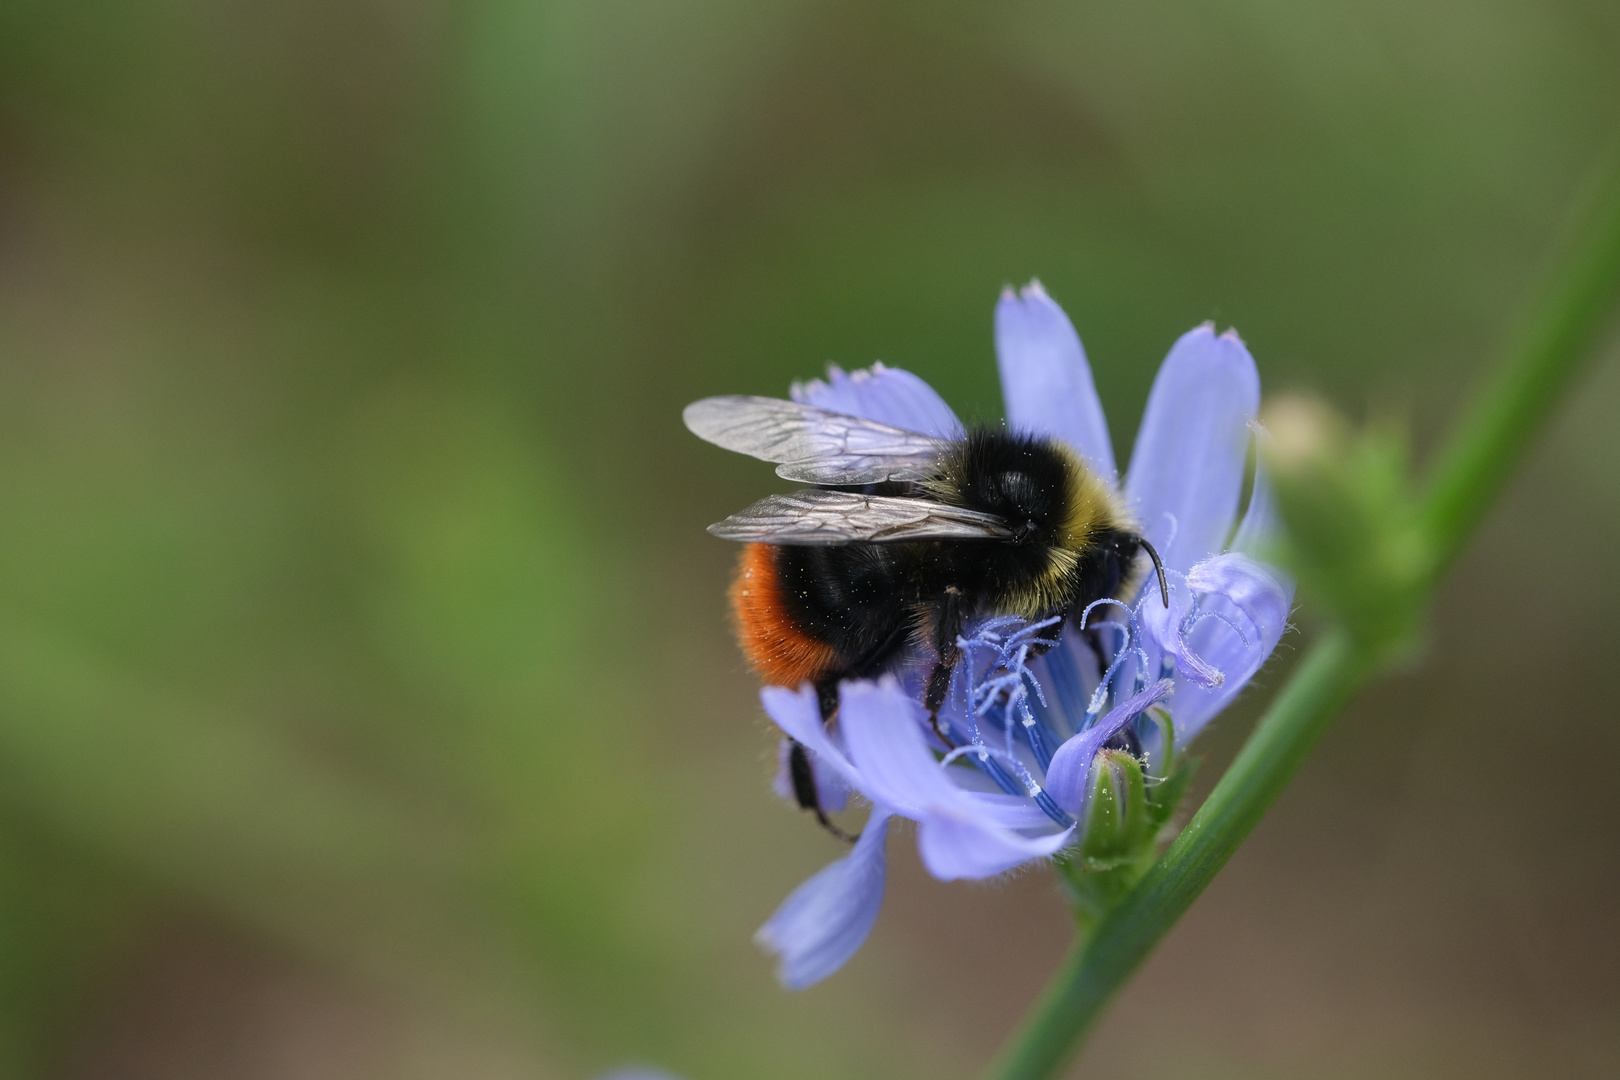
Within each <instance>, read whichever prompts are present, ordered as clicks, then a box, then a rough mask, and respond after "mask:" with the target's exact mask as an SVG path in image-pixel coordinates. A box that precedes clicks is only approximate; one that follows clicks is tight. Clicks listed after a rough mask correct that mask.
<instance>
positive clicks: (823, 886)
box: [754, 807, 889, 990]
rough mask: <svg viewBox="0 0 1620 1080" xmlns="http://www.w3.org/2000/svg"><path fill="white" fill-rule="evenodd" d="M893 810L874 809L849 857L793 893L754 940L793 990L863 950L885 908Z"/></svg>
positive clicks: (827, 867) (809, 984) (811, 981)
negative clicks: (772, 958)
mask: <svg viewBox="0 0 1620 1080" xmlns="http://www.w3.org/2000/svg"><path fill="white" fill-rule="evenodd" d="M888 834H889V812H888V811H887V810H885V809H884V808H882V807H874V808H873V810H872V816H871V817H870V818H868V819H867V822H866V827H865V828H864V829H862V830H861V838H860V839H859V840H858V841H856V843H855V847H854V849H853V850H852V851H850V853H849V854H848V855H845V856H844V857H843V858H841V859H838V860H836V861H835V862H832V863H829V864H828V865H826V866H824V867H822V868H821V869H820V870H819V871H817V872H816V873H815V874H814V875H813V876H812V877H811V878H810V879H809V880H808V881H806V882H805V883H804V884H802V885H800V886H799V887H798V888H797V889H795V890H793V892H792V894H791V895H790V896H788V898H787V899H786V900H784V901H783V902H782V906H781V907H779V908H777V909H776V913H775V914H773V915H772V916H771V917H770V919H769V920H768V921H767V922H766V923H765V925H764V926H761V927H760V928H759V930H758V932H756V933H755V934H754V941H755V943H756V944H758V945H759V946H760V948H762V949H764V950H765V951H766V952H768V953H771V954H773V955H775V956H776V957H777V958H778V961H779V962H778V965H777V978H779V979H780V980H781V981H782V985H784V986H786V987H787V988H788V989H789V990H803V989H805V988H806V987H809V986H813V985H815V984H816V983H818V982H820V981H821V980H822V979H825V978H826V977H827V976H829V975H831V974H832V973H833V972H835V971H837V970H838V969H839V968H841V967H843V966H844V964H845V963H846V962H847V961H848V960H849V958H850V957H851V956H854V955H855V953H856V952H857V951H858V950H859V949H860V947H861V945H862V944H863V943H864V942H865V941H866V938H867V935H868V934H870V933H871V932H872V926H873V924H874V923H876V922H877V916H878V909H879V908H881V907H882V905H883V887H884V879H885V877H886V875H887V859H886V856H885V853H884V841H885V840H887V838H888Z"/></svg>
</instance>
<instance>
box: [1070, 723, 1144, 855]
mask: <svg viewBox="0 0 1620 1080" xmlns="http://www.w3.org/2000/svg"><path fill="white" fill-rule="evenodd" d="M1085 813H1086V834H1085V840H1084V841H1083V842H1082V844H1081V848H1080V851H1081V857H1082V858H1083V859H1084V862H1085V867H1086V869H1088V870H1111V869H1113V868H1115V867H1117V866H1122V865H1124V864H1125V863H1128V862H1132V861H1134V860H1135V859H1136V858H1137V857H1138V856H1139V855H1141V854H1142V851H1143V848H1144V846H1145V845H1146V844H1147V843H1148V842H1150V841H1151V840H1152V833H1153V830H1152V828H1151V821H1150V818H1149V814H1148V799H1147V786H1146V784H1145V783H1144V781H1143V777H1142V763H1141V762H1139V761H1137V760H1136V758H1134V757H1132V756H1131V755H1130V754H1129V753H1128V752H1126V751H1124V750H1101V751H1099V752H1098V753H1097V758H1096V762H1095V764H1094V765H1093V766H1092V769H1091V791H1090V795H1089V797H1088V798H1087V800H1086V810H1085Z"/></svg>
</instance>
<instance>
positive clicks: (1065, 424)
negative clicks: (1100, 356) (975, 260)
mask: <svg viewBox="0 0 1620 1080" xmlns="http://www.w3.org/2000/svg"><path fill="white" fill-rule="evenodd" d="M996 364H997V366H998V367H999V368H1000V369H1001V397H1002V400H1003V401H1005V402H1006V405H1007V426H1008V427H1010V428H1012V429H1013V430H1014V431H1029V432H1035V433H1037V434H1040V435H1050V436H1055V437H1056V438H1059V439H1062V440H1063V441H1064V442H1066V443H1068V444H1069V445H1070V446H1072V447H1073V448H1074V449H1075V450H1077V451H1079V453H1080V456H1081V457H1083V458H1085V459H1086V462H1087V463H1088V464H1090V465H1091V467H1092V468H1093V469H1095V470H1096V471H1097V473H1098V474H1099V475H1100V476H1102V477H1103V478H1104V479H1105V480H1108V481H1109V482H1113V481H1114V479H1115V477H1116V475H1117V473H1116V471H1115V468H1114V446H1113V444H1112V443H1111V442H1109V440H1108V421H1107V420H1106V419H1104V417H1103V408H1102V402H1101V401H1100V400H1099V399H1098V397H1097V387H1096V385H1095V384H1094V383H1093V382H1092V379H1091V365H1089V364H1087V363H1086V351H1085V349H1084V348H1083V347H1082V346H1081V345H1080V335H1079V334H1077V333H1075V331H1074V324H1073V323H1071V322H1070V321H1069V317H1068V316H1067V315H1065V314H1064V313H1063V309H1062V308H1060V307H1058V306H1057V304H1056V303H1055V302H1054V301H1053V300H1052V298H1051V297H1049V296H1047V295H1046V290H1045V289H1042V288H1041V284H1040V282H1038V281H1032V282H1030V283H1029V284H1028V285H1026V286H1024V288H1023V290H1022V292H1020V293H1014V292H1013V291H1012V290H1011V289H1007V290H1005V291H1004V292H1003V293H1002V294H1001V300H1000V302H998V303H997V304H996Z"/></svg>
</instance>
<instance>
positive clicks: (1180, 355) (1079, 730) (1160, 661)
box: [756, 283, 1293, 989]
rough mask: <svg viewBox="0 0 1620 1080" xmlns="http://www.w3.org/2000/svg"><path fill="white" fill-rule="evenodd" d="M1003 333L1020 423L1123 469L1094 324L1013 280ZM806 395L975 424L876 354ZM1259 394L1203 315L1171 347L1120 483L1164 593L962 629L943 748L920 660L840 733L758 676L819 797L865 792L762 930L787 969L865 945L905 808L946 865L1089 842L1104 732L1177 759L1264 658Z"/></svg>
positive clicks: (1097, 462) (1149, 590)
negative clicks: (1152, 552) (1248, 480)
mask: <svg viewBox="0 0 1620 1080" xmlns="http://www.w3.org/2000/svg"><path fill="white" fill-rule="evenodd" d="M995 340H996V354H997V360H998V363H999V367H1000V373H1001V385H1002V394H1003V397H1004V399H1005V402H1006V409H1007V423H1008V425H1009V426H1010V427H1011V428H1013V429H1017V430H1024V431H1029V432H1032V433H1035V434H1040V435H1046V436H1050V437H1055V438H1058V439H1061V440H1063V441H1065V442H1067V443H1068V444H1069V445H1070V446H1071V447H1072V448H1073V449H1074V450H1076V451H1077V452H1078V453H1079V454H1080V455H1081V456H1082V457H1083V458H1084V459H1085V460H1086V462H1087V464H1088V465H1089V466H1090V467H1091V468H1092V469H1093V470H1094V471H1095V472H1096V473H1097V474H1098V475H1100V476H1101V477H1103V478H1104V479H1105V480H1107V481H1109V482H1110V483H1115V484H1117V483H1118V480H1117V477H1118V472H1117V470H1116V468H1115V464H1114V456H1113V447H1112V443H1111V442H1110V440H1109V436H1108V427H1107V422H1106V420H1105V418H1104V415H1103V410H1102V405H1101V403H1100V401H1099V399H1098V397H1097V392H1096V388H1095V386H1094V385H1093V383H1092V378H1091V369H1090V367H1089V366H1088V365H1087V363H1086V356H1085V352H1084V350H1083V348H1082V347H1081V344H1080V338H1079V336H1078V335H1077V334H1076V333H1075V330H1074V327H1073V325H1072V324H1071V323H1070V322H1069V319H1068V317H1067V316H1066V315H1065V314H1064V313H1063V310H1062V309H1061V308H1059V307H1058V305H1057V304H1056V303H1055V302H1053V301H1052V299H1051V298H1050V297H1048V296H1047V295H1046V293H1045V291H1044V290H1042V288H1041V287H1040V285H1039V284H1038V283H1031V284H1030V285H1029V286H1027V287H1026V288H1024V289H1023V290H1022V291H1021V292H1018V293H1015V292H1013V291H1012V290H1011V289H1009V290H1007V291H1006V292H1005V293H1004V294H1003V295H1002V297H1001V300H1000V302H999V304H998V305H997V307H996V318H995ZM792 396H793V398H794V400H796V401H801V402H805V403H808V404H812V405H816V406H819V407H821V408H826V409H832V410H835V411H839V412H846V413H851V414H855V415H859V416H864V417H867V418H869V419H873V420H878V421H881V422H883V423H887V424H891V425H893V426H896V427H902V428H907V429H910V430H913V431H920V432H924V433H927V434H931V435H935V436H937V437H941V438H954V437H958V436H959V435H960V434H961V432H962V425H961V423H960V421H959V420H958V419H957V418H956V415H955V414H954V413H953V412H952V411H951V409H950V407H949V406H948V405H946V403H945V402H944V400H943V399H941V398H940V396H939V395H938V394H937V393H936V392H935V391H934V390H933V389H932V388H931V387H929V386H928V384H927V383H926V382H924V381H923V380H922V379H920V378H918V377H917V376H915V375H913V374H911V373H910V372H906V371H901V370H899V369H896V368H888V367H884V366H883V365H881V364H878V365H874V366H873V367H872V368H871V369H870V370H868V371H857V372H853V373H847V374H846V373H845V372H842V371H840V370H838V369H837V368H833V369H831V371H830V373H829V376H828V378H827V380H826V381H821V380H815V381H812V382H808V383H799V384H795V385H794V387H793V389H792ZM1259 405H1260V381H1259V375H1258V372H1257V371H1256V368H1255V365H1254V360H1253V358H1252V357H1251V356H1250V355H1249V351H1248V349H1247V348H1246V347H1245V346H1244V344H1243V342H1242V341H1241V340H1240V339H1239V338H1238V337H1237V336H1236V334H1234V333H1232V332H1231V331H1227V332H1226V333H1224V334H1217V333H1215V330H1214V328H1213V327H1212V326H1210V325H1207V324H1206V325H1204V326H1200V327H1198V328H1197V329H1194V330H1192V331H1189V332H1188V333H1186V334H1184V335H1183V336H1182V337H1181V339H1180V340H1179V341H1177V342H1176V343H1175V345H1174V346H1173V347H1172V348H1171V350H1170V353H1169V355H1168V356H1167V357H1166V358H1165V361H1164V364H1163V365H1162V366H1161V368H1160V369H1159V374H1158V377H1157V378H1156V380H1155V381H1154V385H1153V390H1152V393H1151V394H1150V396H1149V398H1148V405H1147V412H1146V414H1145V415H1144V417H1143V420H1142V425H1141V428H1140V430H1139V432H1138V434H1137V440H1136V446H1135V449H1134V450H1133V452H1132V455H1131V466H1130V470H1129V471H1128V473H1127V474H1126V476H1125V479H1124V483H1123V486H1122V489H1121V493H1122V495H1123V499H1124V504H1125V506H1126V508H1127V509H1128V511H1129V512H1130V514H1131V515H1132V516H1133V517H1134V518H1135V520H1136V522H1137V523H1138V525H1139V526H1140V528H1141V531H1142V535H1143V536H1145V537H1146V538H1147V539H1148V540H1150V541H1151V542H1152V543H1153V544H1154V546H1155V547H1156V548H1157V549H1158V551H1159V552H1160V554H1161V556H1162V558H1163V561H1164V568H1165V572H1166V576H1167V578H1168V581H1169V586H1170V604H1169V607H1168V608H1166V607H1165V606H1164V605H1163V603H1162V601H1161V599H1160V595H1159V591H1158V586H1157V583H1156V582H1153V581H1151V580H1150V581H1145V582H1144V583H1143V584H1142V585H1141V586H1140V587H1139V588H1138V589H1137V590H1136V592H1135V594H1134V595H1132V596H1130V597H1126V598H1122V599H1119V600H1103V601H1098V602H1097V603H1096V604H1093V605H1091V607H1090V608H1088V609H1087V610H1086V611H1085V612H1075V613H1073V617H1071V618H1070V619H1068V620H1066V621H1064V622H1063V623H1062V625H1058V623H1059V620H1057V619H1052V620H1048V621H1047V622H1044V623H1036V624H1027V623H1025V622H1024V621H1023V620H1021V619H1017V618H1008V617H999V618H990V619H983V620H980V621H979V622H978V623H977V624H976V625H972V626H969V627H968V628H967V630H966V631H965V632H964V634H963V636H962V638H961V639H960V640H959V641H958V644H959V645H960V646H961V648H962V650H963V660H962V662H961V663H959V664H958V666H957V669H956V672H955V674H954V676H953V683H952V692H951V694H950V697H949V700H948V701H947V703H946V707H945V708H944V709H943V710H942V711H941V713H940V723H941V725H942V727H943V728H944V730H945V732H946V733H947V734H948V735H949V736H950V743H949V744H945V743H941V741H940V740H939V739H938V738H937V737H936V736H935V735H934V734H933V732H932V730H931V728H930V726H929V724H928V722H927V716H926V713H925V712H924V710H923V709H922V707H921V705H920V697H921V695H920V686H919V685H918V682H917V680H918V674H917V673H916V672H914V671H911V670H910V669H909V668H908V669H907V670H906V671H904V672H902V673H900V674H898V675H886V676H884V677H882V678H880V679H878V680H875V681H855V680H851V681H847V682H845V683H843V684H842V685H841V686H840V688H839V709H838V714H837V716H838V722H837V724H836V725H835V727H834V728H833V730H831V731H829V730H828V728H827V727H826V726H825V725H824V724H823V723H822V719H821V712H820V708H819V706H818V703H817V698H816V693H815V691H814V690H813V689H812V688H810V687H809V686H808V685H807V686H805V687H803V688H800V689H798V690H793V689H789V688H785V687H766V688H765V689H764V690H763V691H761V701H762V702H763V704H764V706H765V711H766V712H767V714H768V715H769V716H770V717H771V719H772V720H773V721H774V722H775V723H776V724H777V726H778V727H779V728H781V730H782V732H783V733H784V735H785V736H787V737H788V738H790V739H793V740H796V741H798V742H799V743H801V744H803V745H804V746H805V748H806V749H807V750H808V752H809V753H810V755H811V757H812V760H813V762H814V765H815V772H816V777H817V782H818V784H819V785H820V787H821V789H822V795H823V798H824V800H825V802H826V804H827V805H830V806H839V805H842V803H843V801H844V799H845V797H846V796H847V793H848V791H853V792H856V793H858V794H859V795H861V796H863V797H864V798H865V799H866V800H867V801H869V802H870V803H871V804H872V814H871V817H870V819H869V820H868V821H867V823H866V827H865V829H864V830H863V832H862V834H861V837H860V839H859V840H858V841H857V843H856V844H855V847H854V849H853V850H852V851H851V852H850V853H849V854H848V855H846V856H844V857H843V858H841V859H839V860H837V861H835V862H834V863H832V864H831V865H829V866H827V867H825V868H824V869H823V870H821V871H820V872H819V873H817V874H816V875H815V876H814V877H812V878H810V880H808V881H806V882H805V883H804V884H803V885H801V886H800V887H799V888H798V889H797V890H795V891H794V893H793V894H792V895H791V896H789V897H788V899H787V901H786V902H785V903H784V904H783V905H782V906H781V908H779V909H778V910H777V912H776V913H775V915H773V916H772V917H771V919H770V921H769V922H767V923H766V924H765V925H764V926H763V927H762V928H761V929H760V931H759V933H758V935H757V938H756V940H758V941H759V942H760V944H761V945H762V946H764V947H765V948H766V949H767V950H769V951H770V952H772V953H774V954H776V955H777V956H778V958H779V961H780V966H779V975H780V977H781V979H782V981H783V982H784V983H785V984H786V985H787V986H789V987H790V988H794V989H798V988H802V987H805V986H809V985H811V984H813V983H815V982H818V981H820V980H821V979H824V978H826V977H827V976H828V975H830V974H832V972H834V971H836V970H837V969H838V968H839V967H840V966H842V965H843V964H844V962H845V961H847V960H848V959H849V957H851V956H852V955H854V953H855V952H856V950H857V949H859V948H860V946H861V944H862V943H863V942H864V941H865V939H866V937H867V934H868V933H869V932H870V931H871V928H872V925H873V923H874V922H875V921H876V919H877V914H878V909H879V907H880V905H881V902H882V896H883V887H884V877H885V861H884V841H885V839H886V836H887V833H888V829H889V825H890V823H891V822H892V821H893V819H894V818H896V817H899V818H906V819H909V820H911V821H914V822H916V823H917V844H918V850H919V854H920V855H921V858H922V861H923V865H924V866H925V867H926V868H927V869H928V871H929V872H930V873H931V874H932V875H933V876H934V877H936V878H938V879H940V880H942V881H949V880H954V879H958V878H986V877H993V876H995V875H998V874H1002V873H1005V872H1007V871H1008V870H1011V869H1013V868H1015V867H1018V866H1020V865H1023V864H1025V863H1029V862H1032V861H1035V860H1042V859H1047V858H1050V857H1051V856H1053V855H1054V854H1057V853H1058V852H1060V851H1062V850H1064V849H1065V848H1069V847H1071V846H1072V845H1074V844H1075V843H1077V842H1078V840H1079V839H1080V835H1079V834H1080V833H1081V832H1082V831H1083V829H1084V822H1085V821H1086V813H1087V801H1088V797H1089V793H1090V791H1091V789H1092V786H1093V785H1092V783H1091V780H1092V775H1093V770H1094V769H1095V768H1096V766H1097V762H1098V760H1099V755H1101V754H1102V753H1103V752H1104V750H1105V748H1115V752H1117V749H1118V748H1119V747H1129V748H1131V749H1132V750H1133V751H1140V752H1141V753H1142V754H1143V756H1144V758H1145V760H1147V761H1148V762H1150V763H1152V762H1154V761H1155V760H1156V761H1157V762H1159V763H1161V765H1162V764H1163V763H1167V762H1168V761H1169V760H1170V759H1171V758H1172V757H1173V755H1174V754H1175V753H1176V752H1177V751H1178V750H1180V749H1181V748H1183V747H1184V746H1185V745H1186V744H1187V743H1188V742H1189V741H1190V740H1191V739H1192V738H1193V737H1194V736H1195V735H1196V734H1197V733H1198V732H1199V731H1200V730H1201V729H1202V728H1203V727H1204V726H1205V725H1206V724H1207V723H1208V722H1209V721H1210V719H1211V718H1213V717H1214V716H1215V715H1216V714H1217V713H1218V712H1220V710H1221V709H1222V708H1224V707H1225V706H1226V705H1227V704H1228V703H1229V702H1230V701H1231V700H1232V699H1233V698H1234V697H1235V696H1236V695H1237V693H1238V692H1239V691H1240V690H1242V688H1243V686H1244V685H1245V684H1246V683H1247V682H1248V681H1249V679H1250V678H1252V677H1253V676H1254V674H1255V672H1257V671H1258V670H1259V669H1260V666H1261V665H1262V664H1263V663H1264V662H1265V660H1266V658H1267V657H1268V656H1270V655H1271V652H1272V650H1273V649H1274V648H1275V646H1276V644H1277V641H1278V639H1279V638H1280V637H1281V635H1282V632H1283V630H1284V628H1285V627H1286V624H1287V617H1288V611H1289V606H1290V604H1291V602H1292V598H1293V585H1292V583H1291V582H1290V581H1289V580H1288V579H1287V578H1286V577H1285V576H1284V575H1282V573H1281V572H1280V571H1278V570H1276V569H1275V568H1273V567H1271V566H1268V565H1266V564H1265V563H1264V562H1262V561H1261V559H1260V558H1259V555H1260V553H1261V551H1262V550H1263V545H1264V543H1265V541H1266V538H1267V536H1268V535H1269V533H1270V531H1271V530H1272V528H1273V517H1272V506H1271V499H1270V495H1269V490H1268V486H1267V481H1266V478H1265V475H1264V473H1263V472H1260V471H1257V472H1256V473H1255V475H1254V480H1253V485H1252V492H1251V494H1250V496H1249V499H1248V505H1247V508H1246V510H1245V511H1244V512H1243V514H1242V516H1241V518H1240V517H1239V509H1240V503H1241V502H1242V496H1243V487H1244V477H1245V473H1246V466H1247V459H1248V452H1249V447H1250V445H1251V442H1252V441H1253V439H1255V438H1256V437H1259V436H1260V435H1261V434H1263V433H1262V432H1261V431H1260V429H1259V428H1258V426H1257V424H1256V423H1255V415H1256V413H1257V411H1258V410H1259ZM1054 641H1055V642H1056V643H1055V645H1054V644H1053V642H1054ZM785 745H787V744H786V743H785V742H784V746H785ZM1162 775H1163V770H1162V768H1161V771H1160V776H1161V777H1162ZM778 789H779V790H781V791H785V790H786V788H785V784H784V782H783V781H782V780H781V779H780V778H779V781H778Z"/></svg>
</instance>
